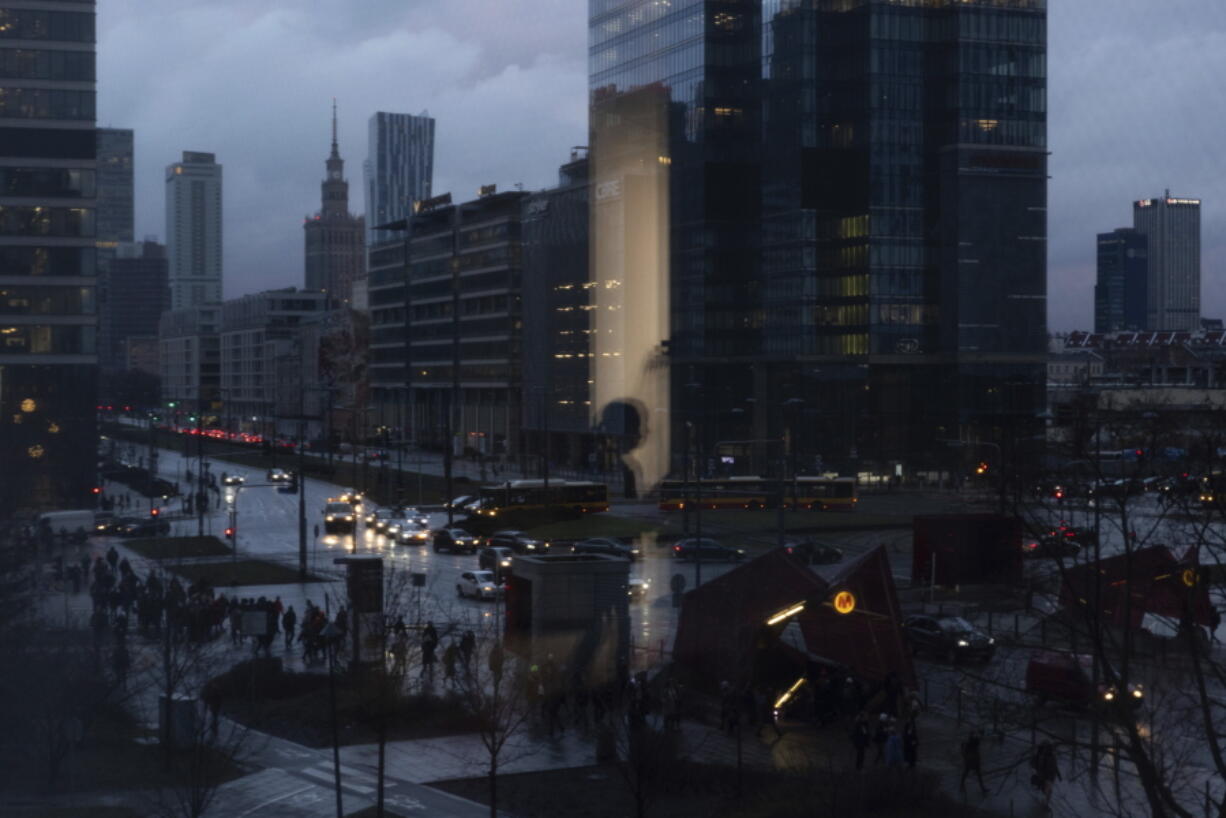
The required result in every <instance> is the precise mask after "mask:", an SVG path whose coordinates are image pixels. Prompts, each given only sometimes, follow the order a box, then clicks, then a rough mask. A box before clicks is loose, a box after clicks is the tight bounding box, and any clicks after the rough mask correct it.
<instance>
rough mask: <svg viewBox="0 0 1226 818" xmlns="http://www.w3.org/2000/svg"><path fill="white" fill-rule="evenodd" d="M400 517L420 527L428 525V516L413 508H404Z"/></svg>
mask: <svg viewBox="0 0 1226 818" xmlns="http://www.w3.org/2000/svg"><path fill="white" fill-rule="evenodd" d="M400 516H401V517H403V518H404V519H406V520H412V521H413V522H415V523H418V524H420V525H430V515H429V514H426V513H425V512H424V511H418V510H417V509H415V508H406V509H404V510H403V511H401V512H400Z"/></svg>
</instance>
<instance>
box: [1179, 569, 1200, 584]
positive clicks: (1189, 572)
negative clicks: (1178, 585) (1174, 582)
mask: <svg viewBox="0 0 1226 818" xmlns="http://www.w3.org/2000/svg"><path fill="white" fill-rule="evenodd" d="M1179 578H1180V579H1182V580H1183V584H1184V585H1186V586H1188V587H1189V588H1195V587H1196V580H1197V576H1196V571H1195V569H1192V568H1185V569H1183V573H1182V574H1180V575H1179Z"/></svg>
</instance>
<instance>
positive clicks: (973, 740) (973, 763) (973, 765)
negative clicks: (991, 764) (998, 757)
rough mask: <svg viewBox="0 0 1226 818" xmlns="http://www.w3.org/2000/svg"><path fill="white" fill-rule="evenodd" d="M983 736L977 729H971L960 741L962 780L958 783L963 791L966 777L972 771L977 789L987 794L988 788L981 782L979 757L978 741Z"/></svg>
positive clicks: (980, 759)
mask: <svg viewBox="0 0 1226 818" xmlns="http://www.w3.org/2000/svg"><path fill="white" fill-rule="evenodd" d="M982 740H983V736H982V735H980V733H979V731H978V730H972V731H971V734H970V735H969V736H967V737H966V740H965V741H963V742H962V782H961V784H960V785H959V786H960V787H961V788H962V790H963V791H965V790H966V777H967V776H968V775H970V774H971V773H972V772H973V773H974V774H975V778H977V779H978V780H979V789H981V790H983V794H984V795H987V794H988V788H987V786H985V785H984V783H983V770H982V762H983V759H982V758H981V757H980V743H981V742H982Z"/></svg>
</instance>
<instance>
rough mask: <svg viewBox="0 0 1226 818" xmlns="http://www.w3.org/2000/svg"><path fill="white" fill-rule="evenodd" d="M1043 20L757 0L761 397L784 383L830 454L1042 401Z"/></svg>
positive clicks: (967, 8) (936, 433) (976, 423)
mask: <svg viewBox="0 0 1226 818" xmlns="http://www.w3.org/2000/svg"><path fill="white" fill-rule="evenodd" d="M1045 26H1046V19H1045V11H1044V5H1043V3H1041V2H1034V1H1033V0H1011V2H997V0H991V2H979V1H978V0H972V1H971V2H957V3H954V2H932V0H925V1H924V2H899V1H898V0H888V1H887V0H766V2H764V4H763V27H762V75H763V77H764V83H765V85H764V94H763V135H764V144H765V145H766V146H767V149H766V150H764V151H763V218H762V224H763V230H762V234H763V239H762V241H763V254H762V258H763V261H762V278H763V288H764V310H765V316H766V317H765V322H764V326H765V332H764V347H765V350H764V353H765V354H764V358H765V359H766V360H767V361H768V367H769V370H768V371H769V372H770V374H769V376H768V377H767V378H766V381H767V383H768V384H769V388H768V389H767V390H766V393H765V401H763V402H764V403H766V404H768V405H771V406H776V405H778V404H779V403H780V402H781V401H784V400H799V402H800V405H801V406H802V407H803V408H802V409H801V410H799V411H803V412H804V413H805V415H806V417H807V418H808V419H810V420H811V421H812V422H809V423H803V424H798V425H799V426H801V427H802V428H803V429H805V430H808V431H806V432H803V433H802V434H801V440H800V442H799V445H800V447H801V448H802V450H805V451H813V452H816V453H819V454H821V455H822V456H823V457H824V459H825V462H826V463H827V464H829V463H832V462H833V463H840V464H844V465H846V466H853V465H854V464H855V461H859V460H862V459H863V460H876V461H879V462H882V461H889V460H896V461H910V462H919V461H922V460H925V459H929V460H931V459H940V450H941V448H942V444H941V443H940V441H941V440H942V439H946V438H956V437H959V436H960V435H971V436H975V435H980V434H984V435H987V436H989V437H991V436H999V434H1000V429H1001V428H1002V427H1003V426H1007V425H1010V424H1012V423H1013V421H1012V420H1010V421H1008V422H1005V421H1002V420H1001V418H1002V416H1008V417H1010V418H1013V419H1015V420H1016V419H1018V418H1022V417H1027V416H1031V417H1032V416H1033V415H1034V414H1036V413H1037V412H1038V411H1040V409H1041V407H1042V403H1041V401H1042V391H1041V390H1042V383H1043V374H1042V373H1043V369H1042V359H1043V354H1044V350H1045V344H1046V337H1045V336H1046V326H1045V314H1046V269H1045V252H1046V183H1045V173H1046V156H1045V151H1046V48H1045V43H1046V31H1045ZM774 414H775V417H776V418H778V419H776V420H772V419H771V418H770V417H767V418H765V419H762V420H761V421H760V422H761V423H765V424H766V425H767V427H768V428H771V427H773V428H776V429H777V428H779V425H781V424H783V423H784V422H785V420H784V419H783V417H782V413H780V412H775V413H774ZM968 427H977V428H978V429H979V431H972V430H970V429H969V428H968ZM805 435H809V436H810V439H808V440H805V439H804V436H805Z"/></svg>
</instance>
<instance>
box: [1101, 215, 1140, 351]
mask: <svg viewBox="0 0 1226 818" xmlns="http://www.w3.org/2000/svg"><path fill="white" fill-rule="evenodd" d="M1148 254H1149V240H1148V239H1147V238H1146V237H1145V235H1144V234H1143V233H1138V232H1137V231H1136V230H1132V229H1130V228H1127V227H1124V228H1120V229H1119V230H1115V231H1112V232H1110V233H1099V234H1098V282H1097V283H1096V284H1095V285H1094V331H1095V332H1119V331H1121V330H1132V331H1134V332H1135V331H1140V330H1143V329H1145V305H1146V290H1147V285H1148V282H1147V280H1146V276H1147V274H1148V272H1149V269H1148V268H1149V264H1148V258H1147V257H1148Z"/></svg>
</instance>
